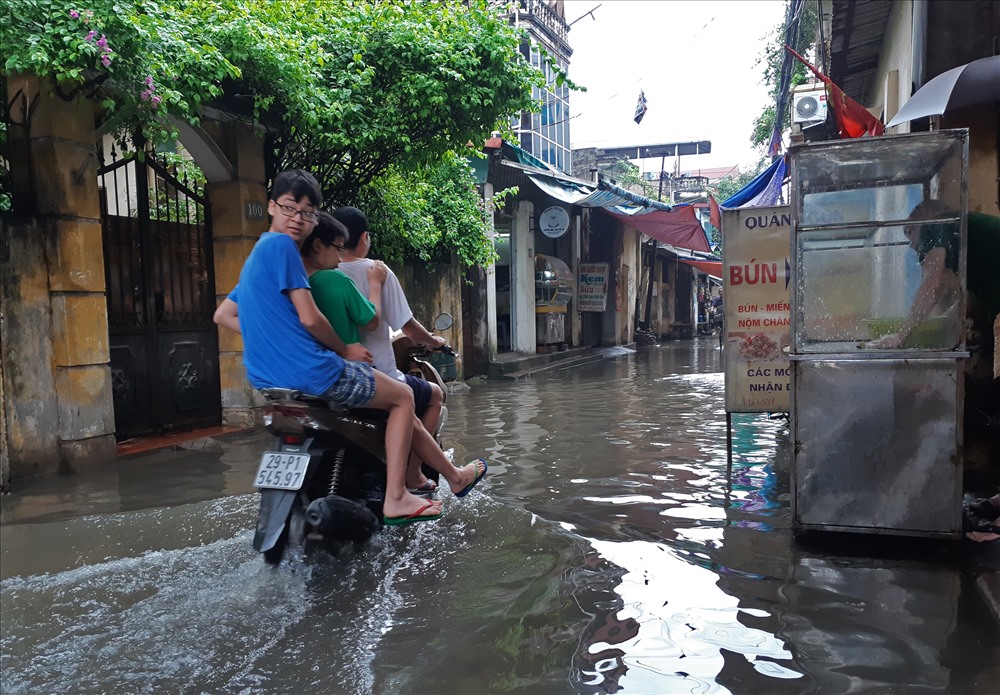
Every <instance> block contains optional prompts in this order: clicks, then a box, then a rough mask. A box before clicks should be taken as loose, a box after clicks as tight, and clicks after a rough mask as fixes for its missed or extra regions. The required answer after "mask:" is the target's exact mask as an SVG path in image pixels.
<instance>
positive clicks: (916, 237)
mask: <svg viewBox="0 0 1000 695" xmlns="http://www.w3.org/2000/svg"><path fill="white" fill-rule="evenodd" d="M952 214H953V213H949V211H948V206H947V205H945V203H943V202H942V201H940V200H934V199H929V200H925V201H923V202H922V203H920V204H918V205H917V206H916V207H915V208H914V209H913V211H912V212H911V213H910V216H909V218H908V219H910V220H914V221H918V220H926V219H931V218H935V217H947V216H950V215H952ZM903 234H904V235H905V236H906V240H907V242H909V244H910V248H911V249H913V250H914V251H915V252H916V254H917V261H918V262H919V263H920V285H919V286H918V287H917V293H916V295H915V296H914V298H913V303H912V304H911V305H910V310H909V312H908V313H907V316H906V319H905V320H904V321H903V325H902V326H901V327H900V329H899V331H897V332H896V333H891V334H889V335H884V336H882V337H881V338H879V339H878V340H876V341H875V347H879V348H888V349H892V348H898V347H907V346H908V343H907V341H908V340H909V339H910V337H911V335H912V334H913V332H914V331H915V330H916V329H917V328H918V327H920V326H921V325H922V324H924V323H925V322H926V321H927V320H928V319H929V318H931V317H932V316H933V317H935V318H936V319H938V320H940V322H941V325H942V328H941V330H940V331H936V334H937V335H940V336H941V337H942V338H943V337H944V336H958V335H959V326H960V324H961V318H962V317H960V316H959V313H958V307H959V304H960V302H959V300H960V295H961V282H960V280H959V277H958V246H959V229H958V225H957V224H956V223H954V222H942V223H936V224H922V225H918V224H913V225H907V226H905V227H903ZM928 347H941V348H947V347H954V346H949V345H930V346H928Z"/></svg>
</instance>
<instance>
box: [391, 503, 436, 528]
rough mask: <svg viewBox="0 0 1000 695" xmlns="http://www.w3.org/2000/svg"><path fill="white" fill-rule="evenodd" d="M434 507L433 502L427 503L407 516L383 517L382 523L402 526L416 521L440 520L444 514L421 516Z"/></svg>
mask: <svg viewBox="0 0 1000 695" xmlns="http://www.w3.org/2000/svg"><path fill="white" fill-rule="evenodd" d="M433 506H434V503H433V502H428V503H427V504H425V505H424V506H423V507H421V508H420V509H418V510H417V511H415V512H413V514H410V515H409V516H383V517H382V523H383V524H385V525H386V526H402V525H403V524H412V523H415V522H417V521H434V520H435V519H440V518H441V517H442V516H444V512H441V513H440V514H434V515H433V516H422V515H423V513H424V512H426V511H427V510H428V509H430V508H431V507H433Z"/></svg>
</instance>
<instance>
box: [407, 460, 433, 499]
mask: <svg viewBox="0 0 1000 695" xmlns="http://www.w3.org/2000/svg"><path fill="white" fill-rule="evenodd" d="M437 487H438V486H437V483H435V482H434V481H433V480H431V479H430V478H428V477H427V476H426V475H424V474H423V472H422V471H421V470H420V461H419V460H418V461H417V463H416V465H409V466H407V467H406V489H407V490H413V491H419V492H434V491H435V490H437Z"/></svg>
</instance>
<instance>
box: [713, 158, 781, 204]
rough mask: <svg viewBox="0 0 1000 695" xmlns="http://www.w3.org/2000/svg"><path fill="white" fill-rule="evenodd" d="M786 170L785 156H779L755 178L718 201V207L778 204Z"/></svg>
mask: <svg viewBox="0 0 1000 695" xmlns="http://www.w3.org/2000/svg"><path fill="white" fill-rule="evenodd" d="M786 171H787V165H786V164H785V158H784V157H779V158H778V159H776V160H774V162H772V163H771V166H769V167H768V168H767V169H765V170H764V171H762V172H761V173H760V175H758V176H757V178H755V179H754V180H753V181H751V182H750V183H748V184H747V185H746V186H744V187H743V188H741V189H740V190H738V191H737V192H736V193H734V194H733V195H732V196H730V197H729V198H727V199H726V200H724V201H722V202H721V203H719V207H722V208H728V209H732V208H743V207H757V206H760V205H778V204H779V202H780V200H781V185H782V183H783V182H784V180H785V172H786Z"/></svg>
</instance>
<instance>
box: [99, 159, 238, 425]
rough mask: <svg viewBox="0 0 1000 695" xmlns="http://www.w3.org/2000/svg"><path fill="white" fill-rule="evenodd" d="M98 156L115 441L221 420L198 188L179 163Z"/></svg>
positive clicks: (204, 212) (207, 246) (211, 285)
mask: <svg viewBox="0 0 1000 695" xmlns="http://www.w3.org/2000/svg"><path fill="white" fill-rule="evenodd" d="M98 153H99V155H100V159H101V162H100V166H99V169H98V177H99V178H98V183H99V185H100V187H101V208H102V209H101V221H102V231H103V242H104V267H105V276H106V281H107V298H108V332H109V337H110V349H111V380H112V382H111V384H112V390H113V393H114V406H115V430H116V436H117V438H118V439H119V440H120V439H124V438H127V437H134V436H137V435H141V434H148V433H152V432H167V431H170V430H178V429H186V428H192V427H200V426H206V425H215V424H219V422H220V413H221V403H220V390H219V348H218V333H217V329H216V327H215V324H214V323H213V321H212V314H213V313H214V310H215V278H214V273H213V262H212V237H211V233H210V230H209V224H208V220H209V215H208V207H207V201H206V199H205V195H204V189H203V187H202V185H201V184H199V183H197V182H196V181H195V178H194V177H193V176H192V175H189V174H188V173H184V171H183V170H184V169H186V168H189V166H186V165H185V162H184V160H183V159H182V158H180V157H177V158H175V159H174V161H173V162H172V163H171V162H168V160H167V158H166V156H163V155H161V156H156V155H153V154H148V153H147V154H146V155H145V156H144V157H143V158H142V161H139V159H138V158H137V157H136V156H135V154H134V153H129V154H128V155H127V156H119V154H118V152H117V151H116V149H115V147H114V146H112V147H111V148H110V150H109V152H108V156H105V154H104V148H103V147H100V146H99V147H98ZM106 159H107V160H110V161H105V160H106ZM178 169H181V171H180V172H179V171H178Z"/></svg>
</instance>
